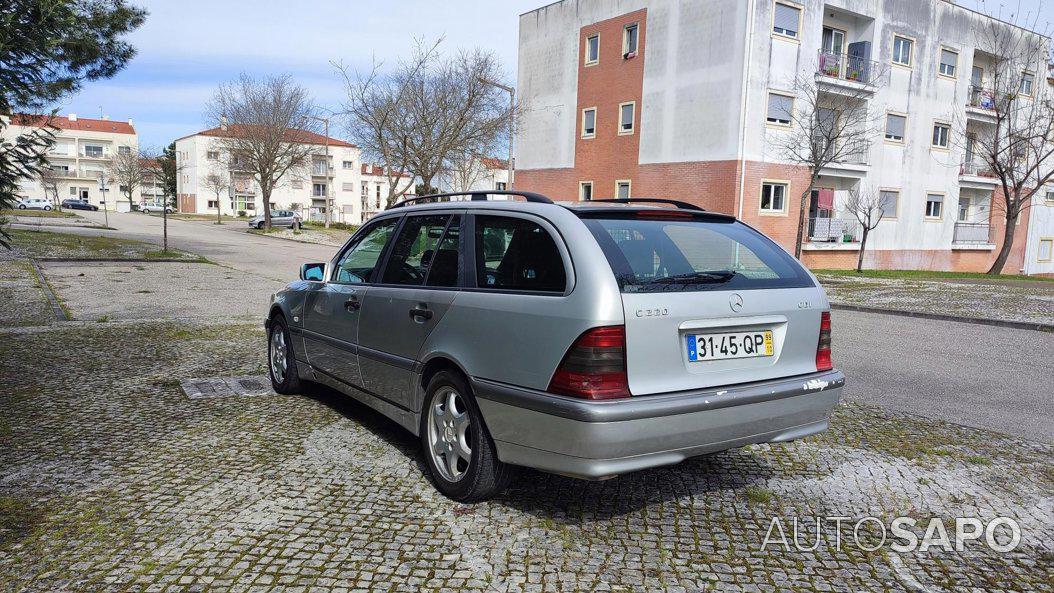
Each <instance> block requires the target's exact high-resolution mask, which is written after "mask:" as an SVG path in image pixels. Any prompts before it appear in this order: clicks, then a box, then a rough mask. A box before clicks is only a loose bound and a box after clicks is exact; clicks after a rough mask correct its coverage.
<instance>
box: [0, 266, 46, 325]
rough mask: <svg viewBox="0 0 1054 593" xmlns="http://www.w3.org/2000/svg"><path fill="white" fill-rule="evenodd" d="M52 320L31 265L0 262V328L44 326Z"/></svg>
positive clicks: (43, 293) (41, 288)
mask: <svg viewBox="0 0 1054 593" xmlns="http://www.w3.org/2000/svg"><path fill="white" fill-rule="evenodd" d="M54 319H55V316H54V314H53V313H52V311H51V304H50V303H49V302H48V297H47V295H46V294H45V292H44V288H43V287H42V286H41V285H40V280H39V279H37V275H36V273H35V272H34V271H33V264H31V263H30V262H29V261H27V260H0V326H19V325H47V324H49V323H51V322H52V320H54Z"/></svg>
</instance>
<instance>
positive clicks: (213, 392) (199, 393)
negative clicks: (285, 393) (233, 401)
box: [179, 376, 274, 399]
mask: <svg viewBox="0 0 1054 593" xmlns="http://www.w3.org/2000/svg"><path fill="white" fill-rule="evenodd" d="M179 384H180V386H182V387H183V392H184V393H186V394H187V397H189V398H190V399H206V398H212V397H235V396H255V395H274V391H272V390H271V381H270V380H269V379H268V378H267V377H253V376H249V377H205V378H201V379H183V380H182V381H180V382H179Z"/></svg>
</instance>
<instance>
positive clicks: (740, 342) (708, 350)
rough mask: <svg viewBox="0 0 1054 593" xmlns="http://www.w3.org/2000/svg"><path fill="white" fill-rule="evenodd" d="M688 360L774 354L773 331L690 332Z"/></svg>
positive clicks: (688, 336) (696, 360)
mask: <svg viewBox="0 0 1054 593" xmlns="http://www.w3.org/2000/svg"><path fill="white" fill-rule="evenodd" d="M685 338H686V342H687V345H688V360H689V361H691V362H699V361H703V360H725V359H728V358H754V357H758V356H772V331H771V330H765V331H756V332H734V333H727V334H688V335H687V336H686V337H685Z"/></svg>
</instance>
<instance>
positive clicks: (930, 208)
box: [926, 194, 944, 218]
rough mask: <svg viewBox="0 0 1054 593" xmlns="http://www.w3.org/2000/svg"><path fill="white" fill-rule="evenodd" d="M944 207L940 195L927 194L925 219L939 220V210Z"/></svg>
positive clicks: (942, 197)
mask: <svg viewBox="0 0 1054 593" xmlns="http://www.w3.org/2000/svg"><path fill="white" fill-rule="evenodd" d="M943 205H944V196H943V195H941V194H928V195H927V196H926V218H940V217H941V208H942V206H943Z"/></svg>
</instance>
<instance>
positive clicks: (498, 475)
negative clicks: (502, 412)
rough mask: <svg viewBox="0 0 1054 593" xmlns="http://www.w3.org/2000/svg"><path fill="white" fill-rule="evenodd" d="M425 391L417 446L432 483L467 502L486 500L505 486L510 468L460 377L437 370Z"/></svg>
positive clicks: (448, 494)
mask: <svg viewBox="0 0 1054 593" xmlns="http://www.w3.org/2000/svg"><path fill="white" fill-rule="evenodd" d="M425 393H426V395H425V400H424V407H423V409H422V410H421V430H420V434H421V447H422V450H423V452H424V457H425V463H427V464H428V469H429V471H430V473H431V474H432V481H433V483H434V484H435V486H436V488H437V489H438V490H439V491H440V492H441V493H443V495H445V496H447V497H448V498H451V499H453V500H456V501H458V502H465V503H469V502H479V501H483V500H487V499H489V498H491V497H493V496H495V495H497V494H500V493H501V492H502V491H504V490H505V488H506V487H507V486H508V485H509V482H510V481H511V480H512V476H513V471H514V468H513V467H512V466H510V465H508V464H505V463H502V461H501V460H499V459H498V455H497V449H496V448H495V447H494V440H493V439H491V437H490V432H489V431H488V430H487V427H486V425H484V423H483V416H482V414H480V412H479V407H478V406H477V405H476V400H475V398H474V397H473V396H472V390H471V389H470V388H469V386H468V383H467V382H466V381H465V379H464V377H462V376H461V375H460V374H459V373H455V372H451V371H445V370H444V371H439V372H438V373H436V374H435V375H434V376H432V378H431V379H430V380H429V381H428V388H427V390H426V392H425ZM466 454H467V455H468V459H467V460H465V459H464V456H465V455H466ZM451 456H453V461H451ZM440 464H442V465H440Z"/></svg>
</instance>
